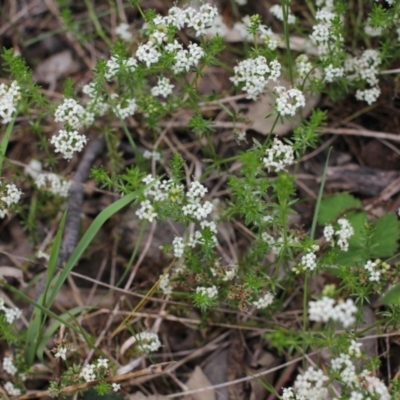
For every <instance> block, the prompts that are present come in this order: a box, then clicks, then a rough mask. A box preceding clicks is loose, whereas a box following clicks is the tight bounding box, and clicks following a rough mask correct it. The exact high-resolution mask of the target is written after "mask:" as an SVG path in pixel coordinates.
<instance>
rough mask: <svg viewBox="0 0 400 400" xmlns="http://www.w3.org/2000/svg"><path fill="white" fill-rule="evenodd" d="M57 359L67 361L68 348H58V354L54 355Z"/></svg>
mask: <svg viewBox="0 0 400 400" xmlns="http://www.w3.org/2000/svg"><path fill="white" fill-rule="evenodd" d="M54 357H55V358H62V359H63V360H66V359H67V348H66V347H62V346H58V348H57V353H56V354H54Z"/></svg>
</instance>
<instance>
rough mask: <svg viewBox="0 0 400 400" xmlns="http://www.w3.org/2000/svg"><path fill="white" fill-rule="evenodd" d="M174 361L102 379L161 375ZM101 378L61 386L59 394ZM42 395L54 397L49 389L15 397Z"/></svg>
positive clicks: (25, 399)
mask: <svg viewBox="0 0 400 400" xmlns="http://www.w3.org/2000/svg"><path fill="white" fill-rule="evenodd" d="M173 364H174V363H173V362H165V363H160V364H154V365H151V366H150V367H147V368H144V369H141V370H139V371H133V372H128V373H127V374H123V375H118V376H110V377H108V378H104V379H102V380H101V381H102V382H107V383H116V382H124V381H128V380H130V379H135V378H140V377H143V376H150V375H151V376H154V375H160V374H163V373H165V372H166V370H167V368H168V367H170V366H171V365H173ZM101 381H100V380H94V381H91V382H84V383H79V384H76V385H71V386H67V387H65V388H60V391H59V396H64V395H72V394H74V393H75V392H79V391H80V390H84V389H87V388H90V387H93V386H96V385H98V384H99V383H100V382H101ZM41 397H52V396H51V394H50V391H49V390H42V391H40V392H34V393H27V394H24V395H22V396H18V397H15V400H29V399H38V398H41Z"/></svg>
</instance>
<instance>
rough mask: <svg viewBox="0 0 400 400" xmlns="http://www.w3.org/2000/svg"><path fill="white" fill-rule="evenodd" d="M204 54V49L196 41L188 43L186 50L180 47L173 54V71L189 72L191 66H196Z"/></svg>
mask: <svg viewBox="0 0 400 400" xmlns="http://www.w3.org/2000/svg"><path fill="white" fill-rule="evenodd" d="M204 55H205V53H204V50H203V49H202V48H201V47H200V46H199V45H198V44H197V43H189V46H188V50H184V49H180V50H178V51H177V53H176V54H175V57H174V59H175V64H174V66H173V70H174V73H175V74H179V73H181V72H183V71H186V72H189V70H190V68H191V67H195V66H197V64H198V63H199V61H200V59H201V58H202V57H204Z"/></svg>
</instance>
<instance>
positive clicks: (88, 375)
mask: <svg viewBox="0 0 400 400" xmlns="http://www.w3.org/2000/svg"><path fill="white" fill-rule="evenodd" d="M94 370H95V365H94V364H87V365H85V366H83V367H82V370H81V372H80V374H79V376H80V377H81V378H83V379H84V380H85V381H86V382H91V381H94V380H96V373H95V371H94Z"/></svg>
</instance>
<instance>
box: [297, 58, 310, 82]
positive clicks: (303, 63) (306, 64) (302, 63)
mask: <svg viewBox="0 0 400 400" xmlns="http://www.w3.org/2000/svg"><path fill="white" fill-rule="evenodd" d="M296 68H297V73H298V74H299V77H300V78H305V77H306V76H307V74H308V73H309V72H310V71H311V70H312V68H313V66H312V64H311V63H310V61H309V59H308V57H307V55H306V54H300V55H299V56H298V57H297V58H296Z"/></svg>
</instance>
